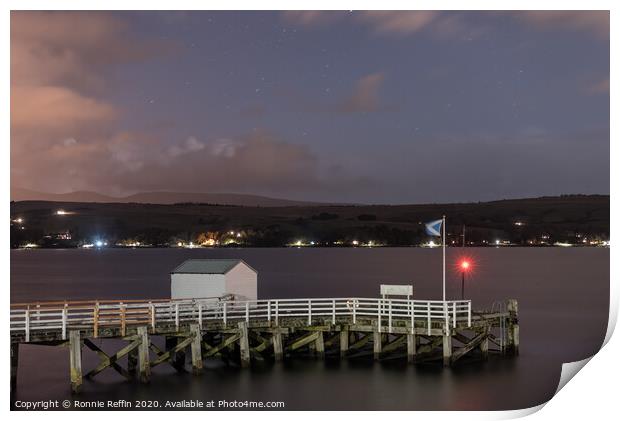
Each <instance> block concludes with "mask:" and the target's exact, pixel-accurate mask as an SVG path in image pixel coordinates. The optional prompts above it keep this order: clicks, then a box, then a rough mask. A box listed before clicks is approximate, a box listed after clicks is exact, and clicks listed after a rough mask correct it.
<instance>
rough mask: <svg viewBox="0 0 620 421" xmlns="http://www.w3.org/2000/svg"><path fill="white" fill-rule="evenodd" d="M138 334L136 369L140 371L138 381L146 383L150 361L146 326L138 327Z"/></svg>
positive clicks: (149, 374)
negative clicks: (138, 344)
mask: <svg viewBox="0 0 620 421" xmlns="http://www.w3.org/2000/svg"><path fill="white" fill-rule="evenodd" d="M138 335H139V336H140V346H139V347H138V370H139V372H140V374H139V375H140V381H141V382H142V383H148V382H149V380H150V377H151V363H150V358H149V342H150V340H149V333H148V328H147V327H146V326H139V327H138Z"/></svg>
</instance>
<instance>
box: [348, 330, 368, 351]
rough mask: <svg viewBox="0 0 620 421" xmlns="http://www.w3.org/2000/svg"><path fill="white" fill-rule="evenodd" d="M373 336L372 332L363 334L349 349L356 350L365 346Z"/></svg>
mask: <svg viewBox="0 0 620 421" xmlns="http://www.w3.org/2000/svg"><path fill="white" fill-rule="evenodd" d="M371 338H372V333H368V334H366V335H363V336H362V337H361V338H360V339H358V340H357V341H355V342H354V343H353V344H350V345H349V351H355V350H358V349H360V348H363V347H364V346H365V345H366V344H367V343H368V342H370V339H371Z"/></svg>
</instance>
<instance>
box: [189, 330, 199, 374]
mask: <svg viewBox="0 0 620 421" xmlns="http://www.w3.org/2000/svg"><path fill="white" fill-rule="evenodd" d="M189 330H190V332H191V333H192V334H193V335H194V338H193V341H192V345H191V349H192V373H194V374H200V373H202V346H201V339H202V333H201V331H200V325H198V324H193V325H191V326H190V327H189Z"/></svg>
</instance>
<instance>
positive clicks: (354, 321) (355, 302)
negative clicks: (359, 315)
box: [353, 299, 357, 324]
mask: <svg viewBox="0 0 620 421" xmlns="http://www.w3.org/2000/svg"><path fill="white" fill-rule="evenodd" d="M356 307H357V300H355V299H354V300H353V324H356V323H357V322H356V317H355V316H356V314H355V313H356Z"/></svg>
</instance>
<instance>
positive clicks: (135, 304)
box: [11, 298, 519, 393]
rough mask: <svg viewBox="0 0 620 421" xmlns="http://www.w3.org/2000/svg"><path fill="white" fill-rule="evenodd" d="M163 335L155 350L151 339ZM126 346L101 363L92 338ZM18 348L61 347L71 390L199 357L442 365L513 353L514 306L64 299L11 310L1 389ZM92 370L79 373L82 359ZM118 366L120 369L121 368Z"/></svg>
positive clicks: (199, 364) (197, 363) (244, 362)
mask: <svg viewBox="0 0 620 421" xmlns="http://www.w3.org/2000/svg"><path fill="white" fill-rule="evenodd" d="M157 336H159V337H163V338H164V341H163V343H164V344H165V346H164V349H160V348H159V347H158V346H157V345H156V344H155V343H154V342H153V341H152V338H153V337H157ZM104 338H105V339H116V340H118V339H121V340H123V341H125V342H126V345H124V346H123V347H122V348H121V349H119V350H118V351H117V352H116V353H115V354H112V355H109V354H107V353H106V352H105V351H103V350H102V349H101V348H99V347H98V346H97V345H96V344H95V342H94V341H93V339H104ZM20 344H36V345H47V346H50V345H51V346H65V347H68V348H69V359H70V379H71V389H72V391H73V392H75V393H77V392H79V390H80V387H81V385H82V380H83V378H93V377H94V376H96V375H97V374H99V373H100V372H102V371H103V370H105V369H108V368H111V369H113V370H115V371H116V372H118V373H119V374H120V375H121V376H123V377H125V378H126V379H128V380H130V379H134V378H137V379H139V380H140V381H141V382H145V383H146V382H148V381H149V378H150V374H151V370H153V369H154V368H155V367H157V366H158V365H160V364H170V365H171V366H173V367H174V368H175V369H177V370H179V371H184V370H186V366H189V362H186V355H189V356H191V370H192V372H193V373H194V374H200V373H201V372H202V371H203V361H204V359H206V358H221V359H223V360H225V361H227V362H230V363H234V364H239V365H241V366H242V367H247V366H249V365H250V364H252V362H256V361H261V360H275V361H281V360H282V359H284V358H293V357H295V356H296V355H301V354H305V355H308V354H311V355H314V356H316V357H318V358H325V357H326V356H327V357H331V356H336V357H339V358H354V357H360V358H361V357H364V356H369V357H370V356H372V357H373V358H374V359H375V360H381V359H387V358H399V357H402V358H406V359H407V361H409V362H412V363H415V362H428V361H435V360H437V361H442V362H443V365H444V366H450V365H452V364H454V363H455V362H457V361H458V360H459V359H461V358H463V357H465V356H469V357H477V358H481V359H486V358H487V356H488V354H489V352H499V353H502V354H510V355H517V354H518V352H519V324H518V308H517V302H516V300H508V301H506V302H505V303H499V304H498V305H497V306H494V308H492V309H491V310H489V311H480V312H473V311H472V308H471V301H466V300H462V301H420V300H404V299H400V300H398V299H396V300H394V299H375V298H312V299H289V300H258V301H243V302H241V301H227V300H218V299H195V300H151V301H137V300H127V301H123V302H119V301H71V302H41V303H29V304H13V305H11V389H12V390H14V389H15V386H16V382H17V366H18V358H19V345H20ZM85 350H91V351H93V352H95V353H96V354H97V355H98V356H99V359H100V362H99V364H98V365H97V366H96V367H94V368H91V369H90V370H88V371H87V372H84V370H83V367H82V353H83V352H84V351H85ZM121 361H125V362H124V363H121Z"/></svg>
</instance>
